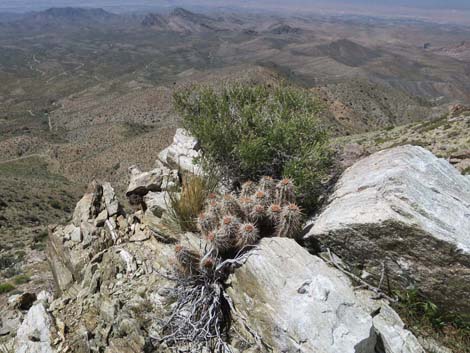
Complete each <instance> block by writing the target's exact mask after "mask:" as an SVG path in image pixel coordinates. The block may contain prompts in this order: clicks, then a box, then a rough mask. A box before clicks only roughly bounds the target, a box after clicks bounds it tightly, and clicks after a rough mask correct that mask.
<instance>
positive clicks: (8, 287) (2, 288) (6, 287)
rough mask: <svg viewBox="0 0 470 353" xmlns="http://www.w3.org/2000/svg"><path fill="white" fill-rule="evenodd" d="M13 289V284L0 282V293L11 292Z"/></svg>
mask: <svg viewBox="0 0 470 353" xmlns="http://www.w3.org/2000/svg"><path fill="white" fill-rule="evenodd" d="M13 289H15V286H14V285H12V284H11V283H0V294H5V293H8V292H11V291H12V290H13Z"/></svg>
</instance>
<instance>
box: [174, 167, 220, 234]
mask: <svg viewBox="0 0 470 353" xmlns="http://www.w3.org/2000/svg"><path fill="white" fill-rule="evenodd" d="M217 184H218V181H217V178H216V177H215V176H213V175H209V176H204V177H201V176H196V175H188V176H186V177H184V178H183V183H182V186H181V192H180V193H179V192H176V191H172V192H170V193H169V198H168V199H169V201H168V215H169V220H168V221H169V222H168V223H169V225H170V226H172V227H174V228H177V229H178V230H181V231H189V232H196V231H197V217H198V216H199V214H200V213H201V212H202V210H203V209H204V206H205V202H206V199H207V198H208V197H209V195H210V194H212V193H213V192H214V190H215V188H216V186H217Z"/></svg>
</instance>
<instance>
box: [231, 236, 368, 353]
mask: <svg viewBox="0 0 470 353" xmlns="http://www.w3.org/2000/svg"><path fill="white" fill-rule="evenodd" d="M228 293H229V295H230V297H231V298H232V300H233V302H234V304H235V307H236V308H237V310H238V311H239V312H240V313H241V314H242V315H243V316H244V317H245V319H246V320H247V323H248V326H250V327H251V329H253V330H255V331H256V332H257V333H258V334H259V335H260V336H261V337H262V339H263V341H264V342H265V343H266V344H268V345H269V346H271V347H272V348H273V351H275V352H322V353H328V352H331V353H338V352H342V353H374V349H375V345H376V342H377V337H376V334H375V331H374V328H373V323H372V317H371V316H370V315H369V314H368V313H367V312H366V311H365V310H363V309H362V307H361V305H360V303H359V302H358V300H357V299H356V296H355V294H354V291H353V289H352V287H351V284H350V281H349V280H348V279H347V278H346V277H345V276H344V275H343V274H342V273H340V272H339V271H337V270H335V269H333V268H331V267H329V266H328V265H327V264H326V263H325V262H324V261H323V260H321V259H320V258H319V257H316V256H313V255H310V254H309V253H308V252H307V251H306V250H305V249H304V248H302V247H301V246H299V245H298V244H297V243H296V242H295V241H294V240H292V239H286V238H266V239H263V240H262V241H261V243H260V245H259V249H257V250H255V252H254V254H253V255H251V256H250V257H249V258H248V260H247V262H246V263H245V264H244V265H243V266H242V267H240V268H239V269H237V270H236V272H235V274H234V275H233V276H232V277H231V286H230V288H229V291H228Z"/></svg>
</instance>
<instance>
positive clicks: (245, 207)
mask: <svg viewBox="0 0 470 353" xmlns="http://www.w3.org/2000/svg"><path fill="white" fill-rule="evenodd" d="M238 202H239V204H240V207H241V210H242V212H243V217H244V218H247V217H248V216H249V214H250V212H251V209H252V208H253V206H254V204H255V203H254V201H253V199H252V198H251V197H243V196H242V197H240V198H239V200H238Z"/></svg>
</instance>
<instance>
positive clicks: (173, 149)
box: [158, 129, 201, 174]
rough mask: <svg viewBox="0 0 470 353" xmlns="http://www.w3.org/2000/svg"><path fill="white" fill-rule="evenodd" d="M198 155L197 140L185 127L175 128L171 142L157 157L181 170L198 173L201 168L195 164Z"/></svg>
mask: <svg viewBox="0 0 470 353" xmlns="http://www.w3.org/2000/svg"><path fill="white" fill-rule="evenodd" d="M199 156H200V150H199V143H198V141H197V140H196V139H195V138H194V137H193V136H191V134H190V133H189V132H188V131H186V130H185V129H177V130H176V133H175V136H174V137H173V143H172V144H171V145H170V146H168V147H167V148H165V149H164V150H163V151H161V152H160V154H159V156H158V157H159V158H160V160H161V161H162V162H163V163H166V164H168V165H170V166H172V167H175V168H178V169H179V170H181V171H183V172H189V173H193V174H200V173H201V170H200V168H199V167H198V166H197V165H196V164H195V159H197V158H198V157H199Z"/></svg>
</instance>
